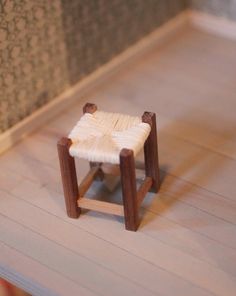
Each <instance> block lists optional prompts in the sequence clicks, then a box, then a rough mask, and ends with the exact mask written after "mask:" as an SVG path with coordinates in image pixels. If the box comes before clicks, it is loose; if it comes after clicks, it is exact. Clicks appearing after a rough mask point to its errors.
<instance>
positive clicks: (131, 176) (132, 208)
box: [120, 149, 139, 231]
mask: <svg viewBox="0 0 236 296" xmlns="http://www.w3.org/2000/svg"><path fill="white" fill-rule="evenodd" d="M120 172H121V184H122V194H123V203H124V215H125V228H126V229H127V230H132V231H136V230H137V228H138V225H139V217H138V202H137V189H136V176H135V163H134V154H133V151H132V150H129V149H122V150H121V152H120Z"/></svg>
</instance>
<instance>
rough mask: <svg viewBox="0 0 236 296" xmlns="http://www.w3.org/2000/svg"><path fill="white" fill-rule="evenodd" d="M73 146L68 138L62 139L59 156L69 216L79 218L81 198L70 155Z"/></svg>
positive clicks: (59, 144)
mask: <svg viewBox="0 0 236 296" xmlns="http://www.w3.org/2000/svg"><path fill="white" fill-rule="evenodd" d="M71 144H72V142H71V140H70V139H68V138H61V139H60V140H59V141H58V143H57V150H58V156H59V161H60V168H61V178H62V184H63V190H64V197H65V203H66V210H67V215H68V216H69V217H70V218H78V217H79V215H80V208H79V207H78V205H77V199H78V197H79V192H78V184H77V177H76V170H75V161H74V158H73V157H72V156H70V154H69V148H70V145H71Z"/></svg>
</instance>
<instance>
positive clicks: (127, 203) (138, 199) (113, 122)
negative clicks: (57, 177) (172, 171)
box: [57, 103, 160, 231]
mask: <svg viewBox="0 0 236 296" xmlns="http://www.w3.org/2000/svg"><path fill="white" fill-rule="evenodd" d="M83 112H84V115H83V116H82V117H81V119H80V120H79V121H78V122H77V124H76V125H75V127H74V128H73V129H72V131H71V132H70V134H69V136H68V138H65V137H64V138H62V139H60V140H59V141H58V144H57V148H58V155H59V160H60V168H61V177H62V183H63V190H64V197H65V203H66V210H67V214H68V216H69V217H71V218H78V217H79V215H80V212H81V208H85V209H90V210H95V211H100V212H103V213H110V214H114V215H118V216H124V220H125V227H126V229H127V230H132V231H136V230H137V228H138V226H139V217H138V209H139V207H140V205H141V203H142V201H143V199H144V197H145V195H146V194H147V192H148V191H150V190H152V191H154V192H157V191H158V189H159V185H160V182H159V166H158V151H157V132H156V116H155V113H152V112H144V114H143V116H142V118H139V117H134V116H129V115H124V114H119V113H108V112H102V111H98V110H97V106H96V105H94V104H90V103H87V104H86V105H85V106H84V108H83ZM143 147H144V160H145V175H146V177H145V179H144V181H143V183H142V184H141V186H140V187H139V189H138V190H137V189H136V175H135V162H134V158H135V156H136V155H137V153H138V152H139V151H140V150H141V149H142V148H143ZM74 157H79V158H83V159H87V160H88V161H89V162H90V167H91V170H90V171H89V173H88V174H87V176H86V177H85V178H84V180H83V181H82V183H81V184H80V186H79V187H78V184H77V176H76V168H75V162H74ZM107 163H108V164H112V165H116V166H117V167H118V168H119V170H118V171H119V172H120V176H121V185H122V195H123V205H118V204H114V203H109V202H104V201H98V200H93V199H89V198H86V197H84V195H85V193H86V191H87V190H88V189H89V187H90V185H91V184H92V182H93V180H94V179H95V178H96V179H100V180H102V179H103V177H104V174H105V173H106V170H105V169H104V168H105V165H106V164H107Z"/></svg>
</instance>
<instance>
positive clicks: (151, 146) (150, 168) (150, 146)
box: [142, 112, 160, 192]
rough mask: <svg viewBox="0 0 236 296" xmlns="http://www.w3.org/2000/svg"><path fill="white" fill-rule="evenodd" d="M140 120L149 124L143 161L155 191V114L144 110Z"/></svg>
mask: <svg viewBox="0 0 236 296" xmlns="http://www.w3.org/2000/svg"><path fill="white" fill-rule="evenodd" d="M142 121H143V122H146V123H148V124H149V125H150V126H151V132H150V134H149V136H148V138H147V140H146V142H145V144H144V161H145V171H146V176H147V177H151V178H152V190H153V191H154V192H157V191H158V190H159V187H160V176H159V162H158V148H157V129H156V114H155V113H152V112H144V114H143V116H142Z"/></svg>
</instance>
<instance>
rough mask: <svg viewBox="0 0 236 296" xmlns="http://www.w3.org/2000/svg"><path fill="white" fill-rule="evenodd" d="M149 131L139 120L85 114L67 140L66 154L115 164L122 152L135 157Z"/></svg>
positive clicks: (118, 116) (121, 116)
mask: <svg viewBox="0 0 236 296" xmlns="http://www.w3.org/2000/svg"><path fill="white" fill-rule="evenodd" d="M150 130H151V128H150V125H149V124H148V123H145V122H142V119H141V118H140V117H134V116H129V115H125V114H119V113H108V112H103V111H95V112H94V113H92V114H91V113H85V114H84V115H83V116H82V117H81V118H80V120H79V121H78V122H77V124H76V125H75V127H74V128H73V129H72V131H71V132H70V134H69V136H68V138H69V139H71V141H72V145H71V146H70V150H69V152H70V155H71V156H74V157H79V158H84V159H87V160H89V161H91V162H105V163H113V164H118V163H119V157H120V156H119V154H120V151H121V150H122V149H123V148H127V149H131V150H133V152H134V156H136V155H137V153H138V152H139V151H140V150H141V149H142V147H143V145H144V142H145V141H146V139H147V137H148V135H149V133H150Z"/></svg>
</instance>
